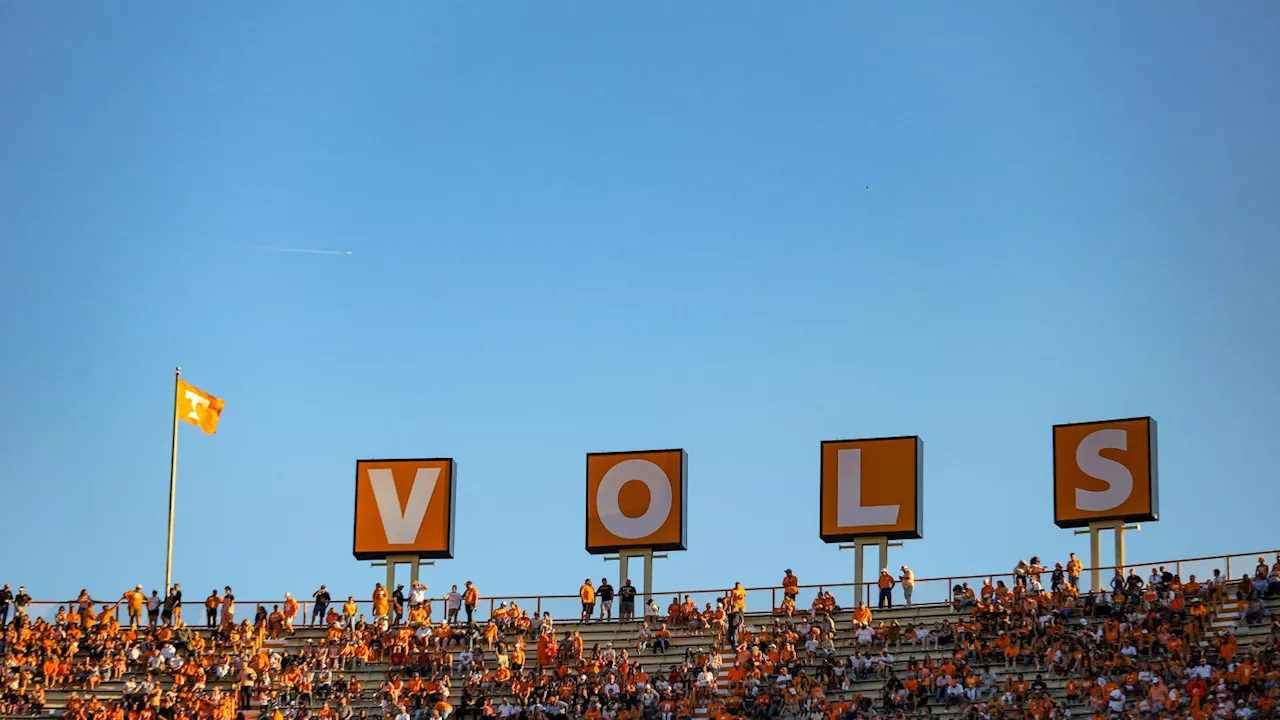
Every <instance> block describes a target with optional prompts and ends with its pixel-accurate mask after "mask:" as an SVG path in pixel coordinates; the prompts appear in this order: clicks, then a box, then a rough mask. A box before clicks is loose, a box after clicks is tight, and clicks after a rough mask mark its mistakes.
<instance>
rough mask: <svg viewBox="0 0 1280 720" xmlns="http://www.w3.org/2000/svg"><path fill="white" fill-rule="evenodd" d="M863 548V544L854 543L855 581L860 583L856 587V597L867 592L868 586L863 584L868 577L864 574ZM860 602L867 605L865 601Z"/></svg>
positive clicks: (855, 541)
mask: <svg viewBox="0 0 1280 720" xmlns="http://www.w3.org/2000/svg"><path fill="white" fill-rule="evenodd" d="M862 548H863V546H862V543H860V542H858V541H857V540H854V541H853V581H854V582H855V583H858V584H857V585H855V586H854V597H858V596H859V595H862V594H863V593H865V592H866V586H865V585H863V584H862V581H863V578H865V577H866V576H865V575H863V574H862V571H863V567H862ZM859 602H861V603H863V604H866V601H865V600H859Z"/></svg>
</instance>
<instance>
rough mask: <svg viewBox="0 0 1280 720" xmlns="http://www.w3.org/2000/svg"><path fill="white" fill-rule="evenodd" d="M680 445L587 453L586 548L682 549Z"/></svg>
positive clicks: (684, 475) (683, 458)
mask: <svg viewBox="0 0 1280 720" xmlns="http://www.w3.org/2000/svg"><path fill="white" fill-rule="evenodd" d="M688 468H689V456H688V455H687V454H686V453H685V451H684V450H642V451H636V452H612V453H589V454H588V455H587V552H589V553H594V554H602V553H611V552H618V551H619V550H626V549H647V550H684V549H685V539H686V510H685V508H686V506H687V494H686V491H687V489H688Z"/></svg>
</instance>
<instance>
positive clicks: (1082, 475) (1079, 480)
mask: <svg viewBox="0 0 1280 720" xmlns="http://www.w3.org/2000/svg"><path fill="white" fill-rule="evenodd" d="M1157 475H1158V473H1157V472H1156V421H1155V420H1153V419H1151V418H1149V417H1141V418H1129V419H1126V420H1099V421H1096V422H1083V423H1070V424H1067V425H1054V426H1053V521H1054V523H1056V524H1057V525H1058V527H1063V528H1072V527H1083V526H1086V525H1088V524H1089V523H1091V522H1099V521H1103V520H1120V521H1123V522H1139V521H1152V520H1157V519H1159V517H1160V496H1159V492H1158V490H1159V482H1158V477H1157Z"/></svg>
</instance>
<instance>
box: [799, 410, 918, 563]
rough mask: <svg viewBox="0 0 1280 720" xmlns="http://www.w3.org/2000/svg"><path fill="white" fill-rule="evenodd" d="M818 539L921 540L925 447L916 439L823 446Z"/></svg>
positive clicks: (835, 442)
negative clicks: (871, 538) (874, 538)
mask: <svg viewBox="0 0 1280 720" xmlns="http://www.w3.org/2000/svg"><path fill="white" fill-rule="evenodd" d="M819 496H820V502H819V521H818V536H819V537H821V538H822V539H823V540H824V541H826V542H829V543H832V542H846V541H849V540H854V539H856V538H859V537H889V538H896V539H915V538H921V537H924V441H923V440H921V439H920V438H919V437H917V436H915V435H910V436H907V437H891V438H871V439H865V440H825V441H823V443H822V460H821V481H820V492H819Z"/></svg>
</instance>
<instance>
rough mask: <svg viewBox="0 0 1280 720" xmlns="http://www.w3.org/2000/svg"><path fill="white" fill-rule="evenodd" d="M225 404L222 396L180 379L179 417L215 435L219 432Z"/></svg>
mask: <svg viewBox="0 0 1280 720" xmlns="http://www.w3.org/2000/svg"><path fill="white" fill-rule="evenodd" d="M223 405H224V403H223V401H222V399H221V398H216V397H214V396H212V395H210V394H209V393H207V392H205V391H203V390H201V389H199V388H197V387H196V386H194V385H189V384H187V383H186V382H185V381H183V380H179V381H178V417H179V418H180V419H182V420H186V421H187V422H189V423H191V424H192V425H195V426H196V427H198V428H200V429H201V430H203V431H204V432H205V433H206V434H208V435H214V434H216V433H217V432H218V418H219V417H220V416H221V415H222V406H223Z"/></svg>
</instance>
